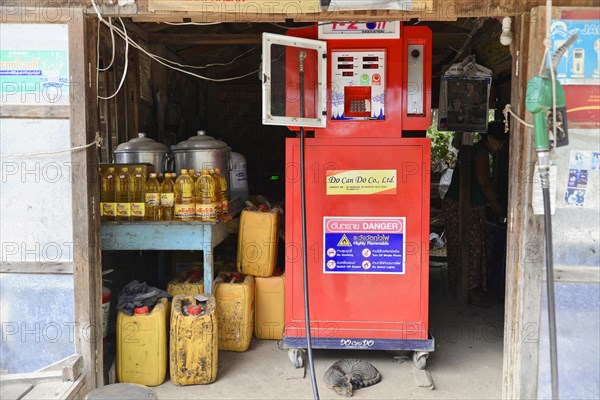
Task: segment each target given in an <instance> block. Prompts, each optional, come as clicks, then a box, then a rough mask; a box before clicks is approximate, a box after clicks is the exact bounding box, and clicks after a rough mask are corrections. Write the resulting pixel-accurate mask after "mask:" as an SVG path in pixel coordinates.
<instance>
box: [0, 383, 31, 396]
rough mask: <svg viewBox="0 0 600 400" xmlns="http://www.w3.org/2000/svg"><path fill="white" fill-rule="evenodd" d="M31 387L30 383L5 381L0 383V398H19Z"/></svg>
mask: <svg viewBox="0 0 600 400" xmlns="http://www.w3.org/2000/svg"><path fill="white" fill-rule="evenodd" d="M31 389H33V385H32V384H31V383H23V382H6V383H2V385H0V399H2V400H21V399H22V398H23V397H24V396H25V395H26V394H27V393H29V392H30V391H31Z"/></svg>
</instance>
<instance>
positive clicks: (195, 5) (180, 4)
mask: <svg viewBox="0 0 600 400" xmlns="http://www.w3.org/2000/svg"><path fill="white" fill-rule="evenodd" d="M417 1H419V0H417ZM147 7H148V10H149V11H150V12H156V11H185V12H190V11H191V12H205V11H210V12H235V13H245V12H258V13H267V14H275V13H277V14H287V13H290V12H295V13H298V12H301V13H307V12H310V13H316V12H319V11H320V5H319V0H280V1H269V0H254V1H252V2H251V3H248V4H244V2H230V1H224V0H215V1H207V0H186V1H180V0H148V6H147Z"/></svg>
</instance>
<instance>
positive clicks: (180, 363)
mask: <svg viewBox="0 0 600 400" xmlns="http://www.w3.org/2000/svg"><path fill="white" fill-rule="evenodd" d="M217 332H218V322H217V316H216V306H215V298H214V297H213V296H212V295H209V294H207V295H203V294H200V295H178V296H175V298H174V299H173V308H172V311H171V345H170V350H171V351H170V353H171V355H170V370H171V382H173V384H174V385H205V384H208V383H212V382H214V381H215V379H217V365H218V354H219V338H218V334H217Z"/></svg>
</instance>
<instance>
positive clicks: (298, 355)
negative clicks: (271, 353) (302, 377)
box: [288, 349, 305, 368]
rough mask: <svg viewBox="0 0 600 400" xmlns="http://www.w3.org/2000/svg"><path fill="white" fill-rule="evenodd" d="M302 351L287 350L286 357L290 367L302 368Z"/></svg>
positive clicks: (303, 352)
mask: <svg viewBox="0 0 600 400" xmlns="http://www.w3.org/2000/svg"><path fill="white" fill-rule="evenodd" d="M304 354H305V351H304V349H289V350H288V357H289V359H290V361H291V362H292V367H294V368H302V367H304Z"/></svg>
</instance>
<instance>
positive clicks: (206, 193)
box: [196, 169, 217, 222]
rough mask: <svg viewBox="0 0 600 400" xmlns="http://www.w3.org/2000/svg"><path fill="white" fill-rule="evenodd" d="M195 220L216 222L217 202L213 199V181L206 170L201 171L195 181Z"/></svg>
mask: <svg viewBox="0 0 600 400" xmlns="http://www.w3.org/2000/svg"><path fill="white" fill-rule="evenodd" d="M196 196H197V200H196V218H197V219H199V220H200V221H203V222H213V221H216V220H217V200H216V197H215V180H214V178H213V177H212V176H210V174H209V171H208V170H206V169H205V170H203V171H202V175H200V178H198V180H197V181H196Z"/></svg>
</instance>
